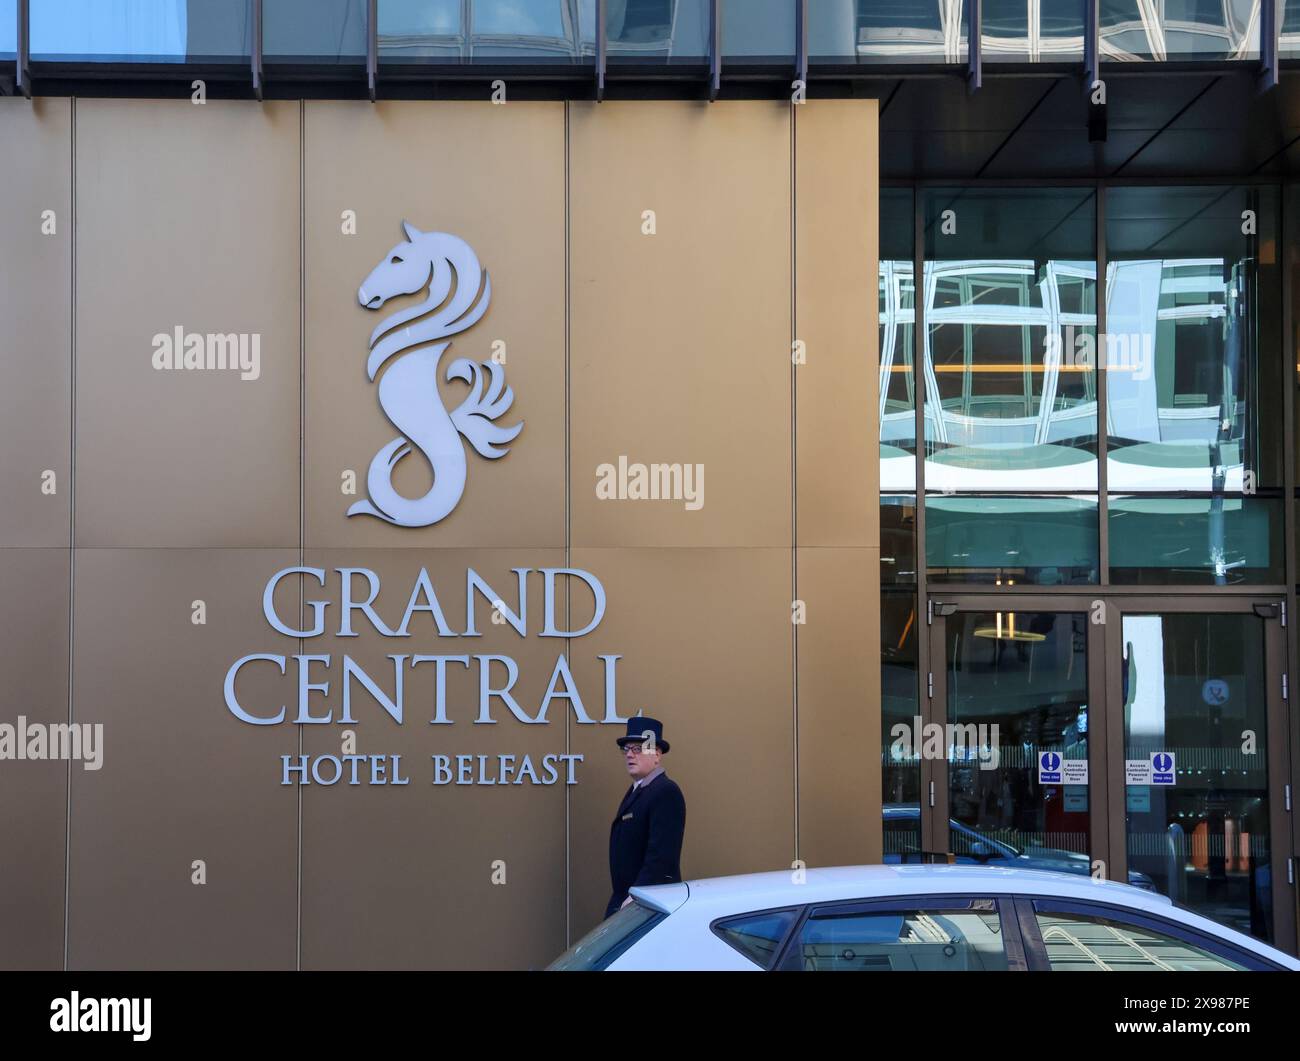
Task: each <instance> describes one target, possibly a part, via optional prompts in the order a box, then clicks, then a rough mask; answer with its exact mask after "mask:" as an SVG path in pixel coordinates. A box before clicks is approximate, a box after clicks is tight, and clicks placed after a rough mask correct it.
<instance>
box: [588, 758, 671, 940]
mask: <svg viewBox="0 0 1300 1061" xmlns="http://www.w3.org/2000/svg"><path fill="white" fill-rule="evenodd" d="M685 832H686V800H685V799H684V798H683V797H682V790H681V789H680V788H678V787H677V783H676V782H675V781H673V780H672V779H670V778H669V777H668V775H667V774H660V775H659V776H658V777H656V778H655V779H654V780H653V781H651V782H650V783H649V784H644V785H641V786H640V787H639V788H637V789H636V790H635V791H634V790H633V789H631V788H629V789H628V790H627V793H626V794H625V795H624V796H623V802H622V803H620V804H619V805H618V813H617V814H615V815H614V823H613V824H612V825H611V826H610V829H609V876H610V880H611V881H612V883H613V885H614V894H613V895H612V896H610V900H609V905H608V906H607V907H606V908H605V916H606V917H609V915H610V914H612V913H613V912H614V911H615V910H617V909H618V908H619V907H620V906H622V905H623V900H624V899H626V898H627V893H628V889H629V888H632V887H634V886H636V885H641V884H677V883H680V882H681V879H682V867H681V857H682V837H683V835H684V834H685Z"/></svg>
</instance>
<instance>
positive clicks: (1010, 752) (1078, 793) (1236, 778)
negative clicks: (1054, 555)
mask: <svg viewBox="0 0 1300 1061" xmlns="http://www.w3.org/2000/svg"><path fill="white" fill-rule="evenodd" d="M926 619H927V628H928V634H929V642H928V643H929V651H928V658H929V672H928V673H927V674H923V675H922V689H921V701H922V705H923V710H922V719H921V721H922V723H923V725H922V726H921V730H922V732H921V734H919V736H918V738H917V740H916V743H915V744H914V745H913V751H914V758H918V759H919V760H920V765H921V786H920V787H921V792H920V802H921V807H920V815H919V817H920V824H921V836H920V848H921V855H920V857H923V858H926V859H929V860H931V861H936V860H947V861H956V862H963V863H983V864H992V865H997V866H1002V867H1019V868H1024V869H1041V870H1055V871H1061V872H1066V873H1073V874H1079V875H1081V876H1086V875H1092V876H1095V877H1104V878H1107V879H1110V880H1121V881H1127V882H1128V883H1129V884H1132V885H1135V886H1137V887H1139V888H1144V889H1147V890H1150V891H1153V892H1159V893H1161V894H1164V895H1167V896H1169V897H1170V898H1171V899H1173V900H1174V901H1175V902H1178V903H1181V904H1183V905H1185V906H1187V907H1190V908H1191V909H1193V910H1196V911H1197V912H1199V913H1202V914H1204V915H1205V916H1207V917H1209V918H1212V919H1213V920H1215V921H1218V922H1220V923H1222V924H1225V925H1228V926H1230V927H1232V928H1236V929H1238V930H1239V931H1242V932H1245V933H1247V934H1248V935H1251V936H1254V937H1256V938H1258V939H1263V940H1267V941H1269V942H1273V943H1275V944H1277V945H1279V946H1281V947H1283V948H1284V949H1288V950H1294V949H1295V947H1296V938H1295V932H1296V917H1295V901H1296V900H1295V888H1294V885H1293V883H1292V880H1291V877H1290V876H1289V874H1288V870H1289V869H1290V868H1291V867H1290V866H1289V862H1290V853H1291V846H1290V835H1289V831H1290V828H1291V821H1290V799H1289V793H1288V792H1287V790H1286V787H1285V783H1286V780H1287V778H1288V776H1289V774H1288V770H1289V765H1288V757H1287V756H1288V752H1287V713H1286V704H1285V701H1284V699H1283V696H1284V693H1283V683H1284V680H1285V675H1284V671H1285V630H1284V629H1283V626H1282V621H1281V606H1280V603H1277V602H1270V601H1261V600H1257V599H1252V598H1250V597H1248V596H1245V595H1239V594H1216V595H1214V596H1200V595H1195V596H1193V595H1187V594H1169V595H1162V596H1139V595H1135V594H1112V595H1109V596H1107V597H1105V598H1103V599H1092V598H1090V597H1069V596H1064V595H1062V596H1058V595H1055V594H1040V593H1016V594H1015V595H1004V594H965V593H962V594H955V595H951V596H950V595H947V594H939V595H935V596H932V597H931V598H930V601H929V608H928V609H927V617H926Z"/></svg>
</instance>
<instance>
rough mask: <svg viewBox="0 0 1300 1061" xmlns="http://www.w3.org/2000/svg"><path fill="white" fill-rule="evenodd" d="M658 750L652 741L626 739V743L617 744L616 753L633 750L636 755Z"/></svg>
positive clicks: (625, 752) (623, 753) (621, 753)
mask: <svg viewBox="0 0 1300 1061" xmlns="http://www.w3.org/2000/svg"><path fill="white" fill-rule="evenodd" d="M658 750H659V749H658V748H657V747H655V745H654V744H653V742H647V743H645V744H642V743H640V742H639V741H628V742H627V743H626V744H621V745H619V749H618V754H619V755H626V754H627V753H628V752H629V751H635V752H636V753H637V755H650V754H652V753H654V752H657V751H658Z"/></svg>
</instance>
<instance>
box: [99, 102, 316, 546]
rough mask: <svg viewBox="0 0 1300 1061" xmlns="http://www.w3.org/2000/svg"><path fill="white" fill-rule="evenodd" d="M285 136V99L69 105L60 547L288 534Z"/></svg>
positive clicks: (294, 320)
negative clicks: (67, 383)
mask: <svg viewBox="0 0 1300 1061" xmlns="http://www.w3.org/2000/svg"><path fill="white" fill-rule="evenodd" d="M298 147H299V142H298V105H297V104H296V103H292V102H275V103H266V104H259V103H253V102H231V101H217V100H209V101H208V102H207V103H205V104H203V105H197V104H194V103H191V102H190V101H189V100H188V99H187V100H109V99H96V100H80V101H78V103H77V234H76V238H77V360H76V365H77V369H76V371H77V388H78V395H79V399H78V401H77V454H76V460H77V522H76V540H77V544H78V545H86V546H92V547H109V546H131V547H140V546H177V547H188V548H197V547H214V548H216V547H259V546H260V547H269V546H296V545H297V542H298V492H299V485H298V484H299V477H298V401H299V377H300V370H299V359H300V351H299V341H298V321H299V248H298V233H299V224H298V206H299V203H298V169H299V158H298ZM176 329H180V330H181V335H182V336H183V337H185V338H184V339H183V342H182V347H183V349H182V351H181V353H182V354H183V355H184V354H188V355H191V358H192V360H190V362H189V363H191V364H200V363H201V364H202V365H203V366H204V367H203V368H202V369H197V368H193V369H185V368H182V369H176V368H163V369H159V368H155V357H158V363H160V364H165V363H166V362H165V360H164V357H163V355H164V354H165V353H166V347H165V346H164V345H163V343H162V342H159V344H158V345H157V346H155V336H164V337H172V342H173V345H175V343H174V336H175V334H176ZM209 335H211V336H221V337H223V338H222V339H220V340H216V339H213V340H209V339H208V338H207V337H208V336H209ZM189 336H198V337H200V340H199V342H200V343H201V344H202V349H203V355H202V358H201V360H200V359H199V357H198V344H191V341H190V339H189ZM228 336H233V337H235V339H234V342H235V343H236V344H238V343H239V342H240V339H239V337H240V336H244V337H245V338H244V339H243V344H244V345H243V348H244V351H245V353H244V355H243V356H244V361H245V362H246V363H247V364H248V365H249V368H248V369H247V370H244V369H242V368H240V369H232V368H231V367H229V366H230V364H231V354H230V349H231V347H230V346H229V345H228V341H227V339H226V338H224V337H228ZM255 343H256V347H255V345H254V344H255ZM186 347H188V349H186ZM255 348H256V349H257V350H258V352H259V357H258V358H257V359H256V361H255V359H254V357H253V350H254V349H255ZM222 362H224V364H225V365H226V366H227V367H225V368H216V367H208V366H209V365H212V366H215V365H218V364H220V363H222ZM181 363H182V364H186V363H187V362H186V361H185V360H184V359H183V360H182V362H181ZM255 372H256V375H254V373H255ZM245 375H247V376H248V378H243V377H244V376H245Z"/></svg>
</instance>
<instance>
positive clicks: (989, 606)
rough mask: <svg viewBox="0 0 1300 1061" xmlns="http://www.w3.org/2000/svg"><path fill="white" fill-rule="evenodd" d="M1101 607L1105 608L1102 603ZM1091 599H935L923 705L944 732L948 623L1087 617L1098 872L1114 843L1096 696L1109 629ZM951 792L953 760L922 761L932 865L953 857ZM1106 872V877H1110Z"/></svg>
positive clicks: (924, 826) (929, 614)
mask: <svg viewBox="0 0 1300 1061" xmlns="http://www.w3.org/2000/svg"><path fill="white" fill-rule="evenodd" d="M1097 603H1099V602H1097ZM1093 604H1094V601H1093V600H1091V599H1090V598H1087V597H1083V596H1078V595H1067V594H1060V595H1056V594H1052V595H1045V594H1041V593H1036V594H1019V593H960V594H957V593H943V594H942V595H941V596H939V595H934V594H932V595H931V597H930V606H928V607H927V609H926V620H927V623H926V625H927V630H928V633H929V637H930V652H929V656H928V658H929V661H930V665H931V667H932V668H933V669H932V670H931V672H930V674H929V675H925V676H923V678H924V683H925V689H924V692H923V695H922V697H921V700H922V705H923V709H922V712H921V714H922V721H923V723H924V724H925V725H930V724H931V723H935V724H938V725H939V726H943V725H945V724H946V723H947V722H948V668H947V659H948V651H947V648H948V646H947V637H948V625H947V619H948V617H949V616H951V615H956V614H960V613H962V612H990V611H992V612H999V611H1001V612H1068V613H1072V614H1077V615H1082V616H1083V617H1084V629H1085V630H1086V631H1087V670H1088V850H1089V856H1088V857H1089V858H1090V859H1091V860H1092V861H1093V863H1094V867H1095V863H1096V860H1097V859H1101V860H1102V862H1103V864H1104V867H1109V865H1110V862H1109V858H1108V856H1107V854H1106V845H1107V843H1108V841H1109V837H1110V830H1109V828H1108V817H1107V815H1108V809H1109V808H1108V797H1109V794H1110V786H1109V785H1108V784H1107V775H1106V759H1107V755H1106V754H1105V749H1107V748H1108V747H1109V745H1108V744H1107V727H1106V722H1107V719H1106V717H1105V716H1106V714H1107V712H1106V711H1105V710H1104V709H1099V707H1100V705H1094V690H1097V689H1101V688H1103V686H1104V683H1105V675H1106V672H1105V667H1104V659H1103V653H1104V650H1105V645H1104V637H1103V634H1104V626H1102V625H1101V624H1098V623H1094V622H1093V621H1091V618H1090V615H1091V613H1092V605H1093ZM950 816H951V815H950V813H949V789H948V760H947V757H946V754H945V757H944V758H943V759H941V760H936V759H927V758H924V757H922V759H921V850H922V851H923V852H927V853H930V854H931V857H932V859H942V858H943V857H945V856H946V853H947V852H950V851H952V844H951V840H950V837H949V828H948V821H949V818H950ZM1104 871H1105V870H1104V868H1103V873H1104Z"/></svg>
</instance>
